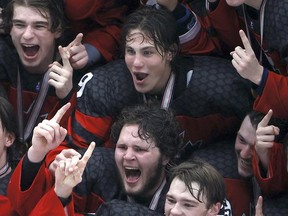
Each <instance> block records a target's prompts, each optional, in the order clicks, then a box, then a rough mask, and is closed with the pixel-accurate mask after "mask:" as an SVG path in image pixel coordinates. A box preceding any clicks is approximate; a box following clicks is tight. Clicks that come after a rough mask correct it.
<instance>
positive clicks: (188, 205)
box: [184, 203, 195, 208]
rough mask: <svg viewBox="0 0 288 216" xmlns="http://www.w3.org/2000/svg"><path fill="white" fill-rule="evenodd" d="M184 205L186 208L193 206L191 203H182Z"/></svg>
mask: <svg viewBox="0 0 288 216" xmlns="http://www.w3.org/2000/svg"><path fill="white" fill-rule="evenodd" d="M184 206H185V207H186V208H193V207H195V205H194V204H192V203H184Z"/></svg>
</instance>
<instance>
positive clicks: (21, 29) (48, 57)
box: [10, 4, 61, 73]
mask: <svg viewBox="0 0 288 216" xmlns="http://www.w3.org/2000/svg"><path fill="white" fill-rule="evenodd" d="M50 25H51V24H50V19H49V20H47V18H46V17H43V15H41V14H40V12H39V11H37V10H36V9H34V8H31V7H25V6H20V5H17V4H15V5H14V12H13V19H12V29H11V32H10V35H11V38H12V41H13V44H14V46H15V48H16V50H17V52H18V55H19V58H20V60H21V62H22V64H23V66H24V67H25V68H26V69H27V70H28V71H29V72H31V73H44V72H45V71H46V70H47V68H48V65H49V64H51V63H52V61H53V56H54V49H55V39H56V38H59V37H60V34H61V33H59V32H55V33H52V32H51V31H50Z"/></svg>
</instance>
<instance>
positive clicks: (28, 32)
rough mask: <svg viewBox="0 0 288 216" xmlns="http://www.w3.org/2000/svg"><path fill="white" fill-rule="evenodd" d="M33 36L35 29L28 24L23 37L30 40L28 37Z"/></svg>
mask: <svg viewBox="0 0 288 216" xmlns="http://www.w3.org/2000/svg"><path fill="white" fill-rule="evenodd" d="M33 36H34V31H33V29H32V27H31V26H27V27H26V28H25V31H24V33H23V38H24V39H26V40H28V39H31V38H32V37H33Z"/></svg>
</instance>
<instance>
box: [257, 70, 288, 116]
mask: <svg viewBox="0 0 288 216" xmlns="http://www.w3.org/2000/svg"><path fill="white" fill-rule="evenodd" d="M287 98H288V78H287V77H284V76H282V75H279V74H276V73H274V72H270V71H269V74H268V78H267V81H266V85H265V87H264V89H263V92H262V95H261V96H258V97H257V98H256V100H255V102H254V107H253V108H254V110H255V111H259V112H263V113H267V112H268V111H269V109H272V110H273V116H274V117H275V118H283V119H288V100H287Z"/></svg>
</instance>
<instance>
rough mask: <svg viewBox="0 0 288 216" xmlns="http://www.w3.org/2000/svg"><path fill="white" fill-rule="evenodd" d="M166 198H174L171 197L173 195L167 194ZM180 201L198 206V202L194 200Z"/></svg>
mask: <svg viewBox="0 0 288 216" xmlns="http://www.w3.org/2000/svg"><path fill="white" fill-rule="evenodd" d="M166 197H167V198H174V196H173V195H170V194H167V195H166ZM181 201H184V202H189V203H193V204H196V205H199V202H198V201H196V200H191V199H181Z"/></svg>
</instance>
